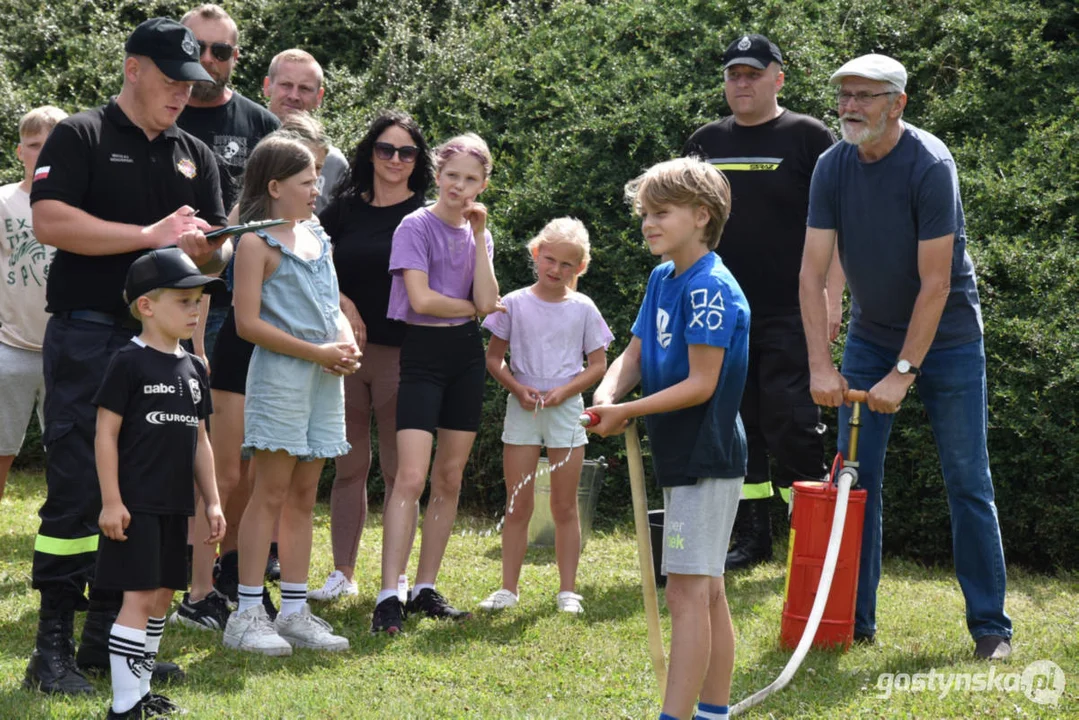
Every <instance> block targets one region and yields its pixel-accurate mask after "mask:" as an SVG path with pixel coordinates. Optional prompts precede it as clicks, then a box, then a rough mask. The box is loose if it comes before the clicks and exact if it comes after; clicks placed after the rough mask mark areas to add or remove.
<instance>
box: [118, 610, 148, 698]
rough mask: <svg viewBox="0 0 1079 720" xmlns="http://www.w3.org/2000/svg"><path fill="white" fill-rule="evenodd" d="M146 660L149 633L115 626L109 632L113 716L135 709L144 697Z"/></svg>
mask: <svg viewBox="0 0 1079 720" xmlns="http://www.w3.org/2000/svg"><path fill="white" fill-rule="evenodd" d="M145 659H146V631H145V630H136V629H135V628H129V627H124V626H123V625H118V624H115V623H114V624H113V626H112V629H111V630H110V631H109V670H111V675H112V709H113V712H117V713H125V712H127V711H128V710H130V709H131V708H133V707H135V704H136V703H138V701H139V699H140V698H141V697H142V693H141V692H139V690H140V687H139V678H140V676H141V674H142V667H143V662H145Z"/></svg>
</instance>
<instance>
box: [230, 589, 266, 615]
mask: <svg viewBox="0 0 1079 720" xmlns="http://www.w3.org/2000/svg"><path fill="white" fill-rule="evenodd" d="M236 599H237V601H238V603H237V607H236V612H238V613H242V612H244V611H246V610H250V609H251V608H253V607H255V606H257V605H261V604H262V586H261V585H237V586H236Z"/></svg>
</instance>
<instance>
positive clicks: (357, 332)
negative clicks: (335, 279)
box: [337, 292, 367, 352]
mask: <svg viewBox="0 0 1079 720" xmlns="http://www.w3.org/2000/svg"><path fill="white" fill-rule="evenodd" d="M337 294H338V296H339V297H338V304H339V305H340V306H341V314H342V315H344V316H345V319H346V320H347V321H348V323H349V324H350V325H351V326H352V335H353V337H355V338H356V347H358V348H359V349H360V352H363V348H364V346H365V345H367V323H365V322H364V321H363V316H362V315H360V311H359V310H358V309H357V308H356V303H354V302H352V301H351V300H350V299H349V298H348V296H347V295H345V294H344V293H343V292H338V293H337Z"/></svg>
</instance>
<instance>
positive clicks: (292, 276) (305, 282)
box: [255, 222, 341, 343]
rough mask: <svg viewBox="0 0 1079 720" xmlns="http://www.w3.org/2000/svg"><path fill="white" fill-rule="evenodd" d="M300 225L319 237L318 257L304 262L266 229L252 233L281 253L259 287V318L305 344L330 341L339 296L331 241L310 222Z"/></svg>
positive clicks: (320, 228) (335, 322) (334, 325)
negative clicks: (270, 272) (271, 272)
mask: <svg viewBox="0 0 1079 720" xmlns="http://www.w3.org/2000/svg"><path fill="white" fill-rule="evenodd" d="M302 226H303V227H305V228H306V229H307V230H308V231H310V232H311V233H312V234H313V235H314V236H315V237H316V238H318V240H319V243H320V245H321V249H320V252H319V255H318V257H316V258H313V259H310V260H307V259H304V258H301V257H300V256H298V255H297V254H296V253H295V252H294V251H293V250H292V249H291V248H289V247H286V246H285V245H282V244H281V243H280V242H279V241H278V240H277V239H276V238H274V237H273V236H272V235H270V234H269V233H268V232H266V231H265V230H256V231H255V234H256V235H258V237H260V238H262V241H263V242H265V243H266V244H267V245H269V246H270V247H272V248H276V249H278V250H280V251H281V262H280V263H279V264H278V266H277V269H276V270H275V271H274V272H273V274H272V275H270V277H268V278H267V279H266V280H265V281H264V282H263V284H262V308H261V311H260V313H259V315H260V316H261V317H262V319H263V320H265V321H266V322H268V323H270V324H271V325H273V326H275V327H277V328H280V329H281V330H284V331H285V332H287V333H289V334H290V335H292V336H294V337H297V338H300V339H301V340H306V341H308V342H315V343H323V342H330V341H331V340H333V339H334V338H335V337H336V336H337V323H338V318H339V316H340V312H341V309H340V295H339V292H338V286H337V273H336V271H335V270H334V267H333V253H332V252H331V245H330V240H329V238H328V237H327V236H326V233H325V232H324V231H323V230H322V227H321V226H320V225H318V224H316V223H313V222H305V223H302Z"/></svg>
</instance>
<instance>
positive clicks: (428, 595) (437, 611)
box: [407, 588, 472, 620]
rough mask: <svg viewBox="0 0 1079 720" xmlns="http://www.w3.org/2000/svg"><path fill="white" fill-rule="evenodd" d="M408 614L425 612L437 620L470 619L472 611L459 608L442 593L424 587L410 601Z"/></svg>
mask: <svg viewBox="0 0 1079 720" xmlns="http://www.w3.org/2000/svg"><path fill="white" fill-rule="evenodd" d="M407 610H408V614H409V615H411V614H413V613H423V614H424V615H426V616H427V617H429V618H434V619H436V620H468V619H469V618H471V617H472V613H470V612H468V611H466V610H458V609H457V608H455V607H454V606H452V605H450V604H449V602H447V601H446V598H444V597H442V593H440V592H438V591H437V590H432V589H431V588H424V589H423V590H420V592H419V593H418V594H417V595H416V596H415V597H414V598H411V599H410V600H409V601H408V608H407Z"/></svg>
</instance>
